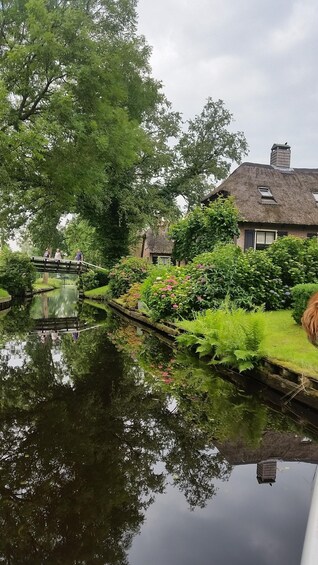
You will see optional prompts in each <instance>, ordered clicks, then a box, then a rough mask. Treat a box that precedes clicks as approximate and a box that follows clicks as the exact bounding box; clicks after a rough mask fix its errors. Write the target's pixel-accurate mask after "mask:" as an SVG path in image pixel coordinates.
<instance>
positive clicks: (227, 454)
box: [214, 431, 318, 484]
mask: <svg viewBox="0 0 318 565" xmlns="http://www.w3.org/2000/svg"><path fill="white" fill-rule="evenodd" d="M214 445H215V447H217V449H218V450H219V451H220V453H221V454H222V456H223V457H224V458H225V459H226V460H227V461H228V463H230V465H233V466H236V465H251V464H255V465H256V479H257V481H258V483H259V484H271V483H274V482H275V481H276V473H277V463H278V462H279V461H284V462H286V463H287V462H293V461H294V462H296V461H300V462H303V463H312V464H318V442H316V441H314V440H311V439H309V438H307V437H302V436H299V435H295V434H293V433H284V432H276V431H266V432H265V433H264V434H263V437H262V439H261V441H260V443H259V445H258V446H257V447H255V448H254V447H251V446H249V445H247V444H246V442H244V440H243V439H238V440H237V441H233V442H230V441H229V442H224V443H219V442H214Z"/></svg>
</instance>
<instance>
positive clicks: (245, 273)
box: [236, 249, 290, 310]
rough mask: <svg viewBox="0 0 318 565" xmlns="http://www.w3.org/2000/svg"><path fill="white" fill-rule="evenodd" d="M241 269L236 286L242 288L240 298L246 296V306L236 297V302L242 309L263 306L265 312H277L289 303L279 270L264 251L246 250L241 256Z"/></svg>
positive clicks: (286, 289)
mask: <svg viewBox="0 0 318 565" xmlns="http://www.w3.org/2000/svg"><path fill="white" fill-rule="evenodd" d="M242 259H243V261H241V263H243V265H244V266H243V267H241V268H240V265H239V269H240V270H239V271H238V274H237V284H238V285H239V287H240V288H242V290H243V292H242V297H243V296H247V297H248V300H247V304H244V301H243V299H242V298H240V297H238V299H237V300H236V302H237V303H238V305H239V306H241V307H243V308H247V309H250V308H249V305H251V304H252V305H253V306H254V307H255V306H264V308H265V310H279V309H281V308H284V307H285V305H286V303H288V302H289V297H290V291H289V288H288V286H287V285H284V284H283V281H282V276H281V274H282V273H281V268H280V267H279V265H275V264H274V263H273V261H272V259H271V257H270V256H269V255H268V254H267V253H266V251H253V250H252V249H251V250H248V251H247V252H246V253H244V254H243V258H242Z"/></svg>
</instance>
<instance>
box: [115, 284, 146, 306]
mask: <svg viewBox="0 0 318 565" xmlns="http://www.w3.org/2000/svg"><path fill="white" fill-rule="evenodd" d="M140 290H141V283H134V284H133V285H132V286H131V287H130V288H129V289H128V290H127V292H126V293H125V294H122V295H121V297H120V299H119V301H120V304H122V305H123V306H125V308H129V309H135V308H137V307H138V301H139V300H140Z"/></svg>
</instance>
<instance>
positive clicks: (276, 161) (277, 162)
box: [271, 142, 290, 169]
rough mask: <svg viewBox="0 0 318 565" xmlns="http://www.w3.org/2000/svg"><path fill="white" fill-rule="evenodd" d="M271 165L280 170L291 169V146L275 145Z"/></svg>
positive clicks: (286, 144)
mask: <svg viewBox="0 0 318 565" xmlns="http://www.w3.org/2000/svg"><path fill="white" fill-rule="evenodd" d="M271 165H273V167H278V168H279V169H290V145H288V143H287V142H286V143H284V144H280V143H274V145H273V147H272V149H271Z"/></svg>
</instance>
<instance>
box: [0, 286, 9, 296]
mask: <svg viewBox="0 0 318 565" xmlns="http://www.w3.org/2000/svg"><path fill="white" fill-rule="evenodd" d="M9 296H10V294H9V293H8V292H7V291H6V290H4V288H0V298H9Z"/></svg>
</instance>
